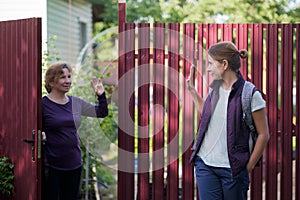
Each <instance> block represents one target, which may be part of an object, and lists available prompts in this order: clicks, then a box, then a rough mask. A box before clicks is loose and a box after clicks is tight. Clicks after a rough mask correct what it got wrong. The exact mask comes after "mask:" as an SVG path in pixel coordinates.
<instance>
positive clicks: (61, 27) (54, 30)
mask: <svg viewBox="0 0 300 200" xmlns="http://www.w3.org/2000/svg"><path fill="white" fill-rule="evenodd" d="M47 16H48V18H47V27H48V29H47V30H48V31H47V32H48V33H47V35H48V42H50V41H51V40H49V38H51V37H52V36H57V39H56V40H52V42H54V44H55V49H56V51H57V52H58V53H59V55H58V57H59V58H61V59H62V60H63V61H66V62H69V63H71V64H76V61H77V57H78V55H79V53H80V50H81V48H80V22H84V23H86V30H87V33H86V36H87V41H89V40H90V39H91V38H92V5H91V4H90V3H88V2H87V1H84V0H48V3H47ZM48 50H50V53H51V49H48Z"/></svg>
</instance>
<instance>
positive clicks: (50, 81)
mask: <svg viewBox="0 0 300 200" xmlns="http://www.w3.org/2000/svg"><path fill="white" fill-rule="evenodd" d="M71 71H72V70H71V67H70V65H68V64H66V63H61V62H59V63H55V64H53V65H51V66H50V68H49V69H48V70H47V72H46V75H45V88H46V90H47V92H48V95H46V96H44V97H43V99H42V127H43V132H44V133H45V136H46V139H47V141H46V142H45V144H44V145H43V160H44V167H43V195H42V196H43V199H49V200H76V199H77V195H78V191H79V188H80V176H81V166H82V159H81V149H80V141H79V137H78V133H77V129H78V128H79V126H80V123H81V116H82V115H83V116H90V117H105V116H107V115H108V107H107V100H106V96H105V92H104V87H103V85H102V83H101V80H100V79H98V78H93V79H92V81H91V84H92V87H93V88H94V91H95V93H96V95H97V96H98V105H93V104H90V103H88V102H86V101H84V100H83V99H81V98H78V97H74V96H68V95H66V94H67V93H68V92H69V90H70V87H71V84H72V77H71Z"/></svg>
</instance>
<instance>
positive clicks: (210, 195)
mask: <svg viewBox="0 0 300 200" xmlns="http://www.w3.org/2000/svg"><path fill="white" fill-rule="evenodd" d="M195 174H196V179H197V185H198V192H199V197H200V199H204V200H246V199H247V191H248V189H249V183H250V181H249V174H248V171H247V168H245V169H244V170H242V171H241V172H240V173H239V174H238V175H236V176H235V177H232V174H231V170H230V168H222V167H211V166H207V165H205V164H204V162H203V160H202V159H201V158H200V157H199V156H197V157H196V158H195Z"/></svg>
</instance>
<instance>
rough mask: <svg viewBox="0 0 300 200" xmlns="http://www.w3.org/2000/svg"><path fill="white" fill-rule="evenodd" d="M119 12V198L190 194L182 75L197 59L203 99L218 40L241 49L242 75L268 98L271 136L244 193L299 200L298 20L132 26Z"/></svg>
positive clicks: (188, 119)
mask: <svg viewBox="0 0 300 200" xmlns="http://www.w3.org/2000/svg"><path fill="white" fill-rule="evenodd" d="M125 10H126V3H119V71H118V73H119V74H118V76H119V82H118V88H119V94H118V95H119V97H120V98H122V100H121V99H120V101H119V103H118V105H119V136H118V147H119V151H118V153H119V156H118V159H119V160H118V199H120V200H121V199H122V200H123V199H126V200H127V199H128V200H132V199H139V200H141V199H168V200H174V199H185V200H191V199H197V191H196V185H195V181H194V169H193V166H192V165H191V164H190V163H189V162H188V160H189V157H190V154H191V150H190V148H191V146H192V144H193V139H194V137H195V134H196V132H197V121H198V119H197V118H198V116H197V113H196V111H195V109H194V106H193V102H192V98H191V96H190V95H189V94H188V91H187V89H186V86H185V79H186V78H187V77H188V75H189V68H190V65H191V64H192V63H196V65H197V68H198V71H199V73H198V77H197V79H196V81H197V86H198V91H199V92H200V93H201V94H202V95H203V96H206V93H207V87H208V85H209V83H210V80H209V79H210V78H209V76H207V74H206V72H205V66H206V62H207V60H206V50H207V49H208V48H209V46H210V45H212V44H214V43H216V42H218V41H222V40H227V41H233V42H234V43H235V44H236V45H237V47H238V49H247V50H248V53H249V58H248V59H247V60H242V67H241V72H242V74H243V76H244V77H245V78H247V79H250V80H251V81H252V82H253V83H254V84H255V85H256V86H257V87H258V89H260V90H261V91H263V93H264V94H265V100H266V103H267V112H268V119H269V128H270V140H269V144H268V146H267V149H266V151H265V155H264V157H263V165H261V166H259V167H256V168H255V170H254V171H253V173H252V174H251V187H250V191H249V196H250V198H251V199H253V200H260V199H268V200H271V199H274V200H275V199H278V197H279V198H280V199H300V192H299V190H296V188H295V185H300V162H299V159H300V157H299V154H300V147H299V144H300V136H299V122H300V121H299V119H300V115H299V110H300V107H299V103H300V95H299V94H300V87H299V82H300V80H299V78H300V69H299V68H300V62H299V59H300V41H299V38H300V25H299V24H194V23H184V24H179V23H168V24H164V23H154V24H149V23H139V24H134V23H126V11H125ZM293 144H297V145H296V147H295V149H293V147H292V146H293ZM293 153H295V154H294V155H295V157H294V158H293Z"/></svg>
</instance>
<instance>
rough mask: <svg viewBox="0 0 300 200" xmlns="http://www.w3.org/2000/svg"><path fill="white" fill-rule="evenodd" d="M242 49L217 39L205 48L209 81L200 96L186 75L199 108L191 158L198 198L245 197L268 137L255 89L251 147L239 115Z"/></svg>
mask: <svg viewBox="0 0 300 200" xmlns="http://www.w3.org/2000/svg"><path fill="white" fill-rule="evenodd" d="M247 54H248V52H247V51H246V50H240V51H239V50H238V49H237V48H236V46H235V45H234V44H233V43H232V42H219V43H217V44H215V45H212V46H211V47H210V48H209V50H208V66H207V71H208V72H209V73H210V74H211V77H212V78H213V82H212V84H211V85H210V91H211V92H210V93H209V95H208V96H207V98H206V99H205V100H204V99H203V98H202V97H200V96H199V94H198V93H197V91H196V89H195V87H194V85H193V81H191V78H192V77H193V76H194V74H193V73H194V67H193V66H192V67H191V73H190V78H189V79H188V80H187V84H188V90H189V91H190V93H191V95H192V97H193V100H194V102H195V104H196V107H197V108H198V110H199V111H200V112H201V121H200V126H199V129H198V135H197V139H196V141H195V144H194V147H193V153H192V156H191V161H192V162H193V163H194V165H195V174H196V179H197V185H198V191H199V196H200V199H205V200H246V199H247V190H248V188H249V173H251V171H252V170H253V168H254V167H255V165H256V163H257V162H258V160H259V159H260V157H261V156H262V154H263V151H264V149H265V146H266V144H267V142H268V139H269V128H268V122H267V117H266V109H265V101H264V99H263V98H262V95H261V93H260V92H259V91H258V90H257V89H256V90H255V93H254V94H253V97H252V101H251V111H252V117H253V121H254V124H255V127H256V130H257V132H258V138H257V141H256V145H255V148H254V150H253V151H252V153H250V151H249V135H250V133H249V129H248V127H247V126H246V124H245V122H244V121H243V111H242V104H241V93H242V89H243V86H244V83H245V80H244V79H243V77H242V75H241V73H240V71H239V68H240V65H241V63H240V58H246V57H247Z"/></svg>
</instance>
